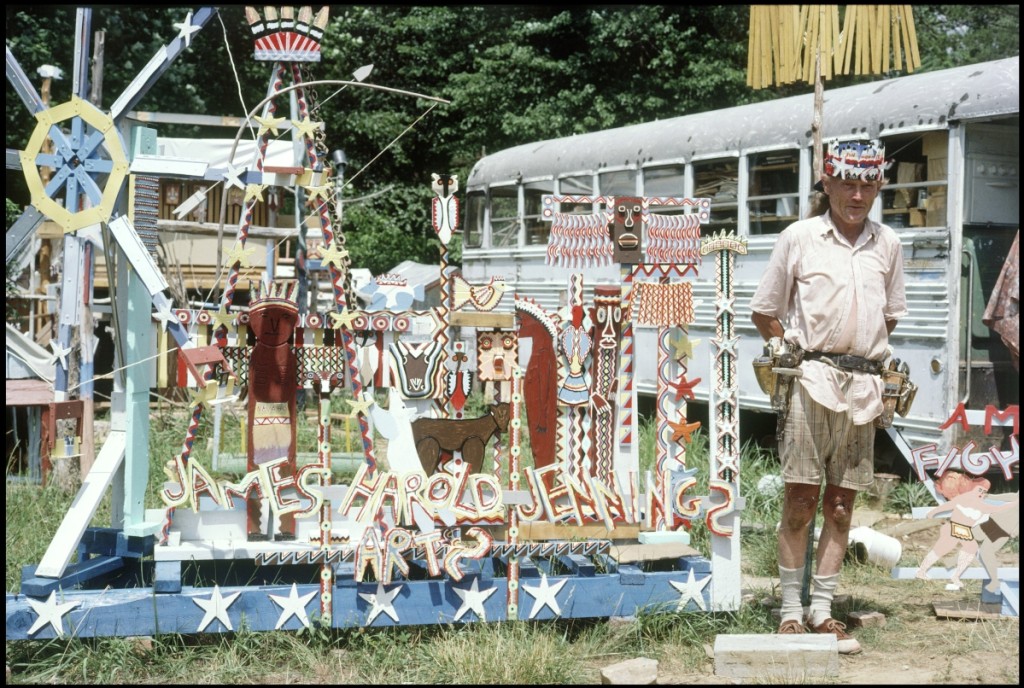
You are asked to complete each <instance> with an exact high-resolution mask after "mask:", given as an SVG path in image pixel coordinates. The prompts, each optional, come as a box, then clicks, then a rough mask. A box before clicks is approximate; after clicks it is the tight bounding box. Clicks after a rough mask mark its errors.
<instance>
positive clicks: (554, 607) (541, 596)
mask: <svg viewBox="0 0 1024 688" xmlns="http://www.w3.org/2000/svg"><path fill="white" fill-rule="evenodd" d="M568 582H569V579H568V578H563V579H562V580H560V581H558V582H557V583H555V584H554V585H549V584H548V574H546V573H542V574H540V585H524V586H523V590H525V591H526V592H528V593H530V596H531V597H532V598H533V609H531V610H530V618H531V619H532V618H533V617H535V616H537V612H539V611H540V610H541V609H543V608H544V607H550V608H551V611H553V612H554V613H555V616H561V615H562V610H561V608H560V607H559V606H558V600H557V599H555V596H556V595H558V592H559V591H560V590H561V589H562V588H563V587H564V586H565V584H566V583H568Z"/></svg>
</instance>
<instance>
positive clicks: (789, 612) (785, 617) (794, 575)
mask: <svg viewBox="0 0 1024 688" xmlns="http://www.w3.org/2000/svg"><path fill="white" fill-rule="evenodd" d="M779 584H780V586H781V587H782V609H781V613H782V621H790V620H793V621H799V622H800V623H803V616H804V605H803V603H802V602H801V601H800V593H801V592H802V590H803V585H804V567H803V566H801V567H800V568H798V569H785V568H782V566H779Z"/></svg>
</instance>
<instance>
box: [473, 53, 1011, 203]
mask: <svg viewBox="0 0 1024 688" xmlns="http://www.w3.org/2000/svg"><path fill="white" fill-rule="evenodd" d="M824 95H825V105H824V134H823V135H824V136H825V137H832V136H838V137H855V136H862V137H872V138H873V137H878V136H886V135H891V134H896V133H900V132H906V131H915V130H922V129H934V128H941V127H943V126H945V124H946V123H947V122H950V121H956V120H964V119H984V118H989V117H998V116H1005V115H1013V114H1016V113H1018V112H1019V111H1020V58H1019V56H1018V57H1011V58H1007V59H1003V60H994V61H992V62H983V63H980V64H975V65H966V66H963V67H954V68H952V69H944V70H940V71H935V72H926V73H924V74H912V75H908V76H901V77H897V78H894V79H884V80H881V81H873V82H870V83H865V84H858V85H856V86H847V87H845V88H837V89H834V90H828V89H826V90H825V94H824ZM813 108H814V94H811V93H808V94H805V95H799V96H792V97H789V98H779V99H776V100H770V101H765V102H762V103H753V104H749V105H739V106H736V107H731V108H726V109H723V110H713V111H708V112H701V113H697V114H693V115H683V116H681V117H673V118H671V119H665V120H658V121H654V122H645V123H643V124H634V125H630V126H626V127H618V128H615V129H606V130H603V131H597V132H592V133H587V134H576V135H574V136H566V137H563V138H558V139H550V140H547V141H538V142H534V143H527V144H523V145H520V146H515V147H514V148H508V149H505V150H503V151H499V152H497V153H494V154H492V155H488V156H485V157H483V158H481V159H480V160H479V161H477V163H476V165H475V166H474V167H473V170H472V172H470V175H469V180H468V182H467V185H466V186H467V189H469V188H473V187H477V188H479V187H480V186H482V185H485V184H492V183H502V182H509V181H515V180H516V179H527V180H528V179H531V178H540V177H550V176H551V175H553V174H560V173H561V174H564V173H572V172H579V171H584V170H594V169H601V168H622V167H636V166H643V165H645V164H647V163H649V162H651V161H653V160H658V161H662V160H664V161H669V160H685V161H689V160H691V159H693V158H701V157H706V156H712V155H723V156H724V155H729V154H739V152H741V151H746V150H751V149H765V148H768V149H770V148H804V147H807V146H809V145H810V143H811V117H812V113H813Z"/></svg>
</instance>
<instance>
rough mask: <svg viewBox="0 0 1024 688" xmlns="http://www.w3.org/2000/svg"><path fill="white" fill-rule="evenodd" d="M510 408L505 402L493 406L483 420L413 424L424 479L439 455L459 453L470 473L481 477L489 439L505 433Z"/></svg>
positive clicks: (421, 420)
mask: <svg viewBox="0 0 1024 688" xmlns="http://www.w3.org/2000/svg"><path fill="white" fill-rule="evenodd" d="M510 416H511V407H510V406H509V404H508V402H501V403H499V404H494V405H493V406H492V407H491V410H490V412H489V413H488V414H487V415H486V416H481V417H480V418H471V419H463V420H455V419H452V418H418V419H416V420H414V421H413V422H412V435H413V438H414V439H415V440H416V452H417V453H418V454H419V457H420V463H421V464H422V465H423V470H424V471H425V472H426V474H427V475H432V474H433V473H434V472H435V471H436V470H437V466H438V464H439V463H441V458H442V454H448V455H452V454H454V453H455V452H461V453H462V460H463V461H465V462H466V463H467V464H468V465H469V472H470V473H480V472H481V470H482V469H483V464H484V451H485V449H486V448H487V445H488V443H489V442H490V441H491V439H492V438H495V437H497V438H499V439H500V438H501V436H502V435H504V434H505V433H506V432H508V421H509V418H510Z"/></svg>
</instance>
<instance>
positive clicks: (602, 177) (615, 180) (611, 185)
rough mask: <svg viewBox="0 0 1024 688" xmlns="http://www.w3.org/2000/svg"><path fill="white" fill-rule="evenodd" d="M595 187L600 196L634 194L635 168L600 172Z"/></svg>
mask: <svg viewBox="0 0 1024 688" xmlns="http://www.w3.org/2000/svg"><path fill="white" fill-rule="evenodd" d="M597 189H598V193H600V194H601V195H602V196H636V170H618V171H616V172H601V173H600V174H599V175H597Z"/></svg>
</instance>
